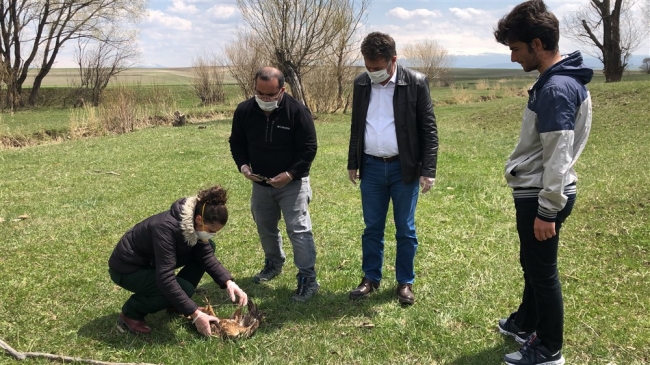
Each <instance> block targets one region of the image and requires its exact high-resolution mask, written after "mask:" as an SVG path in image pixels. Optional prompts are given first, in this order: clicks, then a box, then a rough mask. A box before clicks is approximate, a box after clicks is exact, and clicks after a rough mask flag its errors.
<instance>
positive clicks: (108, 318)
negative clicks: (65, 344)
mask: <svg viewBox="0 0 650 365" xmlns="http://www.w3.org/2000/svg"><path fill="white" fill-rule="evenodd" d="M118 314H119V313H118V312H115V313H112V314H109V315H105V316H102V317H98V318H95V319H93V320H92V321H90V322H88V323H86V324H84V325H83V326H82V327H81V328H79V331H78V332H77V334H78V335H79V336H81V337H86V338H91V339H94V340H96V341H100V342H103V343H110V344H111V346H114V347H121V348H133V345H134V343H141V344H152V343H157V344H167V343H173V342H177V341H178V338H176V336H175V332H176V329H175V328H176V327H183V326H184V327H187V330H188V331H191V330H192V329H193V327H194V326H190V323H189V322H188V321H186V320H184V319H183V318H180V317H178V316H172V315H169V314H167V313H166V312H165V311H161V312H158V313H155V314H152V315H149V316H147V323H148V324H150V325H151V327H152V332H151V334H147V335H142V334H134V333H130V332H128V331H127V332H124V333H122V332H120V331H118V329H117V316H118ZM185 322H187V323H185ZM194 332H196V331H194ZM196 336H197V337H199V336H200V335H199V334H198V333H196Z"/></svg>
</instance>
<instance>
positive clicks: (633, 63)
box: [454, 53, 650, 71]
mask: <svg viewBox="0 0 650 365" xmlns="http://www.w3.org/2000/svg"><path fill="white" fill-rule="evenodd" d="M454 57H455V62H454V68H500V69H506V68H521V66H520V65H519V64H518V63H514V62H510V56H509V55H508V54H499V53H485V54H480V55H473V56H454ZM583 57H584V60H585V64H586V65H587V66H588V67H590V68H595V69H602V68H603V64H602V63H601V62H600V61H599V60H598V59H597V58H594V57H591V56H587V55H585V54H583ZM646 57H650V56H644V55H632V56H631V57H630V60H629V61H628V66H627V69H628V70H630V71H637V70H639V67H640V66H641V63H642V62H643V59H644V58H646Z"/></svg>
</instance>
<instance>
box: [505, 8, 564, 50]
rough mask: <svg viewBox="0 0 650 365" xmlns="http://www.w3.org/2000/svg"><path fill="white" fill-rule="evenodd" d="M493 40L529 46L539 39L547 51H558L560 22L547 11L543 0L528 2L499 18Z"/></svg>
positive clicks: (506, 43)
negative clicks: (521, 43)
mask: <svg viewBox="0 0 650 365" xmlns="http://www.w3.org/2000/svg"><path fill="white" fill-rule="evenodd" d="M494 38H496V40H497V42H499V43H501V44H505V45H506V46H507V45H508V44H509V43H513V42H523V43H526V44H527V45H529V48H530V44H531V43H532V41H533V39H535V38H539V40H540V41H542V46H543V47H544V49H545V50H547V51H555V50H557V49H558V43H559V41H560V22H558V20H557V18H556V17H555V15H553V13H551V12H550V11H548V9H547V8H546V4H544V1H543V0H530V1H526V2H523V3H521V4H519V5H517V6H515V8H514V9H512V11H511V12H510V13H509V14H508V15H506V16H504V17H503V18H501V20H499V23H498V24H497V26H496V28H494Z"/></svg>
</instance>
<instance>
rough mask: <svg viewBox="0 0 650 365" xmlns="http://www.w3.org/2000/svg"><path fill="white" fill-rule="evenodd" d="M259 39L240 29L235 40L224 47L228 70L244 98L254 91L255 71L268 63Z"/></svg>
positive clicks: (250, 95) (268, 60)
mask: <svg viewBox="0 0 650 365" xmlns="http://www.w3.org/2000/svg"><path fill="white" fill-rule="evenodd" d="M261 41H262V38H259V37H257V36H256V35H253V34H251V33H250V32H248V31H245V30H241V29H240V30H238V33H237V37H236V40H235V41H233V42H231V43H230V44H228V45H227V46H226V47H225V49H224V54H225V56H226V58H227V59H228V71H229V72H230V75H231V76H232V77H233V78H234V79H235V81H236V82H237V85H239V89H240V91H241V93H242V96H243V97H244V98H245V99H247V98H250V97H252V96H253V94H254V93H255V89H254V86H253V81H254V80H253V79H254V78H255V72H257V70H259V69H260V68H261V67H263V66H267V65H269V64H270V57H268V55H267V54H266V49H265V48H264V47H263V45H262V44H261Z"/></svg>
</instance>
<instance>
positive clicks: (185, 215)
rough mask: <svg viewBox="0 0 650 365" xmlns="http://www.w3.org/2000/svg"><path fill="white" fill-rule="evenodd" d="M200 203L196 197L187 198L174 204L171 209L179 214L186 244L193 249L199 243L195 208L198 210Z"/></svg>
mask: <svg viewBox="0 0 650 365" xmlns="http://www.w3.org/2000/svg"><path fill="white" fill-rule="evenodd" d="M198 201H199V199H198V197H196V196H191V197H187V198H185V199H181V200H178V201H176V202H174V204H172V208H171V210H172V212H174V213H176V211H178V212H179V217H180V220H181V221H180V226H181V231H182V232H183V237H184V238H185V242H187V244H188V245H190V247H193V246H194V245H196V243H197V242H198V241H199V236H198V235H197V234H196V231H195V230H194V208H196V204H197V203H198Z"/></svg>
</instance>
